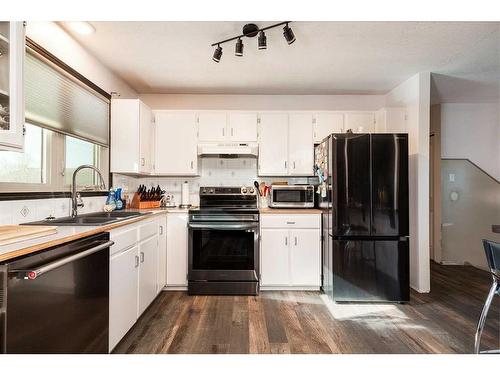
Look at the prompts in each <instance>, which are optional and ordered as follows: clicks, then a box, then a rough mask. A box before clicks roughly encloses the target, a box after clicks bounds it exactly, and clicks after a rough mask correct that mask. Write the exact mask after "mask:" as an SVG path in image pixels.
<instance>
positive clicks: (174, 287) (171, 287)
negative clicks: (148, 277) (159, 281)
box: [162, 285, 188, 292]
mask: <svg viewBox="0 0 500 375" xmlns="http://www.w3.org/2000/svg"><path fill="white" fill-rule="evenodd" d="M162 290H165V291H171V292H173V291H177V292H185V291H187V290H188V287H187V286H185V285H167V286H166V287H164V288H163V289H162Z"/></svg>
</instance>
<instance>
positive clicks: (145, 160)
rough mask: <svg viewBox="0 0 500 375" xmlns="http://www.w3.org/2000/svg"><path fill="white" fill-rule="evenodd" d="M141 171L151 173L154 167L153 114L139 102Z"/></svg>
mask: <svg viewBox="0 0 500 375" xmlns="http://www.w3.org/2000/svg"><path fill="white" fill-rule="evenodd" d="M139 139H140V146H139V150H140V151H139V153H140V161H139V171H140V172H141V173H151V171H152V167H153V161H152V156H153V150H154V147H152V144H153V112H152V111H151V108H149V107H148V106H147V105H146V104H144V103H143V102H139Z"/></svg>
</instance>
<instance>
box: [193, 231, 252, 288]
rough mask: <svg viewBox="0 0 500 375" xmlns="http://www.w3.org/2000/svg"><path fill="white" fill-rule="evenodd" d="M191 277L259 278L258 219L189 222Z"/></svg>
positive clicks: (237, 279)
mask: <svg viewBox="0 0 500 375" xmlns="http://www.w3.org/2000/svg"><path fill="white" fill-rule="evenodd" d="M188 227H189V270H188V279H189V280H190V281H258V280H259V277H258V274H259V223H258V222H251V223H235V222H228V223H224V222H203V223H189V224H188Z"/></svg>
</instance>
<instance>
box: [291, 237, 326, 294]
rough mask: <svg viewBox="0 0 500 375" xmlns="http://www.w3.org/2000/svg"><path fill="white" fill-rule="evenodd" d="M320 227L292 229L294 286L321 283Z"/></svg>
mask: <svg viewBox="0 0 500 375" xmlns="http://www.w3.org/2000/svg"><path fill="white" fill-rule="evenodd" d="M320 256H321V248H320V232H319V229H294V230H291V231H290V274H291V283H292V284H293V285H294V286H300V285H307V286H317V287H319V286H320V284H321V270H320V264H321V260H320Z"/></svg>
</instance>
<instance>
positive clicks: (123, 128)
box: [111, 99, 153, 174]
mask: <svg viewBox="0 0 500 375" xmlns="http://www.w3.org/2000/svg"><path fill="white" fill-rule="evenodd" d="M152 120H153V116H152V112H151V109H150V108H149V107H148V106H147V105H146V104H144V103H142V102H141V101H140V100H139V99H113V100H111V172H115V173H125V174H127V173H131V174H150V173H151V172H152V168H153V165H152V163H153V147H151V145H152V144H153V139H152V136H153V122H152Z"/></svg>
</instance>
